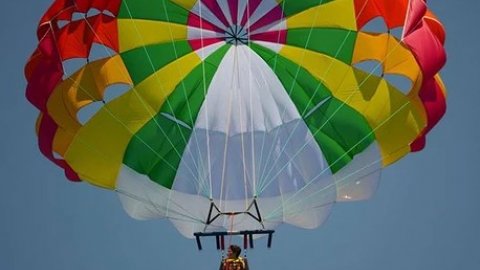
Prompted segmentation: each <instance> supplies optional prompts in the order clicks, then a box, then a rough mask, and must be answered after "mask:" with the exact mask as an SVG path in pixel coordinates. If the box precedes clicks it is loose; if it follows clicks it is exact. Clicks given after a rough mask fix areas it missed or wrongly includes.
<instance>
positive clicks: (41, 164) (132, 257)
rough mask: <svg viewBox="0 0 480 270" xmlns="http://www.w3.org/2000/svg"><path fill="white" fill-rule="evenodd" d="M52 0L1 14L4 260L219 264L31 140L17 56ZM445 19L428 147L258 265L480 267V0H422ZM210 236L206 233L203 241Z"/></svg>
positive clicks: (256, 256)
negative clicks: (438, 101)
mask: <svg viewBox="0 0 480 270" xmlns="http://www.w3.org/2000/svg"><path fill="white" fill-rule="evenodd" d="M49 4H50V1H46V0H39V1H24V0H20V1H4V2H3V3H2V6H3V10H4V12H3V14H2V16H1V17H0V21H1V24H0V33H1V35H0V36H1V37H2V45H1V48H2V52H3V54H2V61H0V65H1V66H0V70H1V72H0V76H1V81H2V85H3V86H2V87H1V89H2V90H1V91H0V113H1V116H2V117H1V118H0V126H1V127H2V128H1V132H0V138H1V140H0V155H1V160H0V175H1V176H0V178H1V179H0V214H1V222H0V269H9V270H17V269H32V268H34V269H49V270H55V269H72V270H77V269H119V270H120V269H193V268H195V269H199V270H203V269H205V270H206V269H216V268H217V267H218V260H219V254H218V253H217V252H216V251H215V250H214V249H213V243H211V244H212V245H210V247H209V248H207V250H205V251H202V252H198V251H197V250H196V246H195V243H194V241H192V240H189V239H185V238H183V237H181V236H180V235H179V234H178V233H177V232H176V230H175V229H174V228H173V226H172V225H171V224H170V223H169V222H168V221H165V220H160V221H158V220H157V221H136V220H133V219H131V218H130V217H128V216H127V214H126V213H125V212H124V211H123V209H122V207H121V205H120V202H119V201H118V199H117V195H116V194H114V193H112V192H108V191H106V190H101V189H97V188H95V187H92V186H90V185H87V184H72V183H70V182H68V181H66V180H65V179H64V176H63V173H62V171H61V170H59V169H58V168H57V167H56V166H54V165H53V164H51V163H50V162H49V161H47V160H46V159H45V158H44V157H43V156H42V155H41V154H40V153H39V150H38V147H37V145H36V136H35V134H34V122H35V118H36V115H37V111H36V109H34V108H33V106H31V105H30V104H29V103H28V102H27V101H26V99H25V97H24V91H25V85H26V83H25V79H24V77H23V66H24V64H25V62H26V60H27V58H28V56H29V55H30V53H31V52H32V51H33V49H34V46H35V45H36V39H35V31H36V25H37V22H38V20H39V18H40V16H41V14H42V13H43V12H44V11H45V9H46V8H47V7H48V5H49ZM429 4H430V6H431V7H432V9H433V10H434V11H435V12H436V13H437V15H438V16H439V17H440V19H441V20H442V22H443V23H444V25H445V27H446V30H447V53H448V63H447V65H446V67H445V68H444V69H443V71H442V74H443V79H444V81H445V83H446V85H447V89H448V93H449V96H448V108H447V109H448V111H447V115H446V116H445V117H444V118H443V119H442V121H441V122H440V123H439V125H438V126H437V127H436V128H435V129H434V130H433V131H432V132H431V134H430V136H429V137H428V142H427V143H428V144H427V147H426V149H425V150H424V151H422V152H420V153H417V154H413V155H410V156H408V157H407V158H405V159H403V160H401V161H400V162H398V163H396V164H394V165H393V166H390V167H388V168H387V169H386V170H384V172H383V177H382V179H383V180H382V182H381V184H380V187H379V189H378V190H377V193H376V195H375V196H374V197H373V198H372V199H371V200H369V201H365V202H359V203H348V204H337V205H336V206H335V207H334V209H333V212H332V214H331V216H330V218H329V219H328V221H327V222H326V223H325V224H324V225H323V226H322V227H320V228H318V229H316V230H301V229H297V228H292V227H289V226H282V227H280V228H279V229H278V231H277V233H276V235H275V237H274V244H273V248H272V249H270V250H267V249H266V248H264V247H263V245H262V242H261V241H260V242H259V243H257V246H258V248H257V249H255V250H253V251H250V252H249V254H248V256H249V258H250V261H251V265H252V267H251V268H252V270H256V269H285V270H290V269H329V270H336V269H338V270H341V269H349V270H367V269H368V270H377V269H382V270H383V269H389V270H397V269H398V270H400V269H402V270H404V269H428V270H451V269H456V270H463V269H465V270H467V269H468V270H471V269H477V268H478V267H480V256H479V254H480V230H479V228H480V196H479V195H478V194H479V192H480V181H479V180H480V177H479V173H478V171H479V169H478V168H479V161H480V158H479V157H478V156H479V154H480V125H479V119H478V118H479V117H480V106H478V102H479V100H480V91H479V85H480V73H479V71H478V66H479V64H480V52H479V51H478V50H479V48H480V38H479V37H478V29H477V28H478V27H480V19H479V18H478V17H479V16H478V12H479V11H480V2H479V1H475V0H463V1H429ZM205 245H206V246H207V244H205Z"/></svg>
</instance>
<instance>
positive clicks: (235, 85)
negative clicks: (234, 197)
mask: <svg viewBox="0 0 480 270" xmlns="http://www.w3.org/2000/svg"><path fill="white" fill-rule="evenodd" d="M231 49H233V50H235V52H234V58H233V67H232V74H233V76H232V79H231V81H230V86H229V91H228V92H229V96H228V103H227V104H228V113H227V130H226V134H225V143H224V145H223V161H222V179H221V183H220V203H223V200H224V198H223V195H224V194H223V190H224V184H225V173H226V168H227V164H226V163H227V153H228V140H229V138H230V136H229V135H230V126H231V120H232V110H233V100H234V98H233V95H234V93H235V91H234V89H236V88H239V84H240V79H239V77H240V71H239V70H240V69H239V67H238V54H237V47H236V46H233V47H232V48H231ZM220 208H223V206H222V205H220Z"/></svg>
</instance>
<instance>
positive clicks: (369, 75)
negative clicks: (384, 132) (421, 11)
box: [262, 4, 420, 191]
mask: <svg viewBox="0 0 480 270" xmlns="http://www.w3.org/2000/svg"><path fill="white" fill-rule="evenodd" d="M365 6H366V4H364V6H363V8H362V10H361V11H362V12H363V10H364V8H365ZM359 15H360V14H359ZM357 18H358V17H357ZM419 23H420V22H419ZM419 23H417V25H418V24H419ZM350 32H351V31H350ZM401 41H402V40H400V42H399V43H397V44H396V45H395V47H393V48H392V50H391V51H390V52H389V53H388V54H387V55H386V57H385V59H383V60H382V61H381V62H380V63H378V64H377V65H376V66H375V67H374V68H373V70H372V71H371V72H370V73H369V74H368V75H367V76H366V77H365V78H364V79H363V81H361V82H360V83H359V84H358V86H357V87H356V89H354V90H358V89H360V88H361V87H362V86H363V84H364V83H365V82H366V81H368V79H369V78H370V77H371V76H372V75H373V73H374V72H375V71H376V70H377V69H378V68H379V67H380V66H381V65H382V64H383V63H384V62H385V61H386V59H387V58H388V57H389V56H390V55H391V54H392V53H393V52H394V51H396V49H398V47H400V44H401ZM337 52H338V51H337ZM329 69H330V68H329ZM325 75H326V74H325ZM317 89H318V88H317ZM354 94H355V91H351V94H350V95H349V96H348V97H347V98H346V100H345V101H343V102H342V104H341V105H340V106H339V107H338V108H337V109H336V110H335V111H334V112H333V113H332V114H331V115H330V117H329V118H328V119H327V120H326V121H325V123H324V124H323V125H322V126H321V127H320V128H318V130H317V131H316V132H315V133H314V134H313V137H314V136H315V135H316V134H317V133H318V132H319V131H320V130H321V129H322V128H323V127H324V126H325V125H326V124H327V123H329V121H330V120H331V119H332V118H333V117H334V116H335V114H336V113H337V112H338V111H339V110H340V109H341V108H343V106H345V105H346V104H347V103H348V102H349V101H350V99H351V98H352V97H353V96H354ZM407 103H409V102H407ZM404 106H406V104H405V105H404ZM404 106H402V107H401V108H400V109H402V108H403V107H404ZM397 111H398V110H397ZM392 116H393V115H392ZM391 118H392V117H389V118H388V120H390V119H391ZM377 128H378V127H377ZM363 140H365V138H363V139H362V141H363ZM308 143H309V141H307V142H306V143H305V144H304V145H303V146H302V147H301V148H300V149H299V151H297V152H296V153H295V155H293V156H292V157H291V158H290V159H289V161H288V162H287V163H286V164H285V166H283V167H282V168H281V169H280V170H279V171H278V172H277V174H276V175H275V176H274V177H272V178H271V179H270V180H269V182H268V185H270V184H271V183H272V182H273V181H274V179H275V177H276V176H278V175H279V174H280V172H281V171H283V170H284V169H285V168H286V167H287V166H288V165H289V164H290V163H291V162H292V161H293V160H294V159H295V157H297V156H298V154H299V153H300V152H302V151H303V150H304V149H305V147H306V146H307V145H308ZM351 150H352V149H349V151H351ZM342 157H343V156H342ZM337 161H338V160H337ZM332 165H333V164H332ZM332 165H329V166H328V167H327V168H326V169H329V168H330V167H331V166H332ZM272 168H273V167H272ZM270 171H272V169H271V170H270ZM322 172H323V171H322ZM262 191H263V190H262Z"/></svg>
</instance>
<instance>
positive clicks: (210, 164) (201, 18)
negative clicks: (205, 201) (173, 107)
mask: <svg viewBox="0 0 480 270" xmlns="http://www.w3.org/2000/svg"><path fill="white" fill-rule="evenodd" d="M198 4H199V13H200V14H199V15H200V43H201V47H202V48H203V45H204V41H203V15H202V0H200V1H198ZM201 65H202V76H203V81H205V77H206V76H205V63H204V61H202V63H201ZM203 95H204V96H205V98H207V87H206V85H205V83H204V84H203ZM204 105H205V125H206V128H205V135H206V138H207V169H208V170H207V171H208V172H210V171H211V170H210V169H211V168H212V163H211V157H210V134H209V132H208V131H209V117H208V102H204ZM198 150H199V151H200V149H198ZM199 154H201V153H200V152H199ZM208 180H209V185H210V194H209V195H210V196H209V198H210V199H211V198H213V183H212V174H211V173H208Z"/></svg>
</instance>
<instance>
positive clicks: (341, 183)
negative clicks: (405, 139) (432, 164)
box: [265, 147, 402, 220]
mask: <svg viewBox="0 0 480 270" xmlns="http://www.w3.org/2000/svg"><path fill="white" fill-rule="evenodd" d="M401 149H402V147H399V148H397V149H396V150H395V151H392V152H391V153H389V154H388V155H387V157H388V156H391V155H394V154H396V153H397V152H398V151H400V150H401ZM381 161H382V158H378V159H377V160H374V161H373V162H371V163H370V164H367V165H365V166H363V167H362V168H360V169H358V170H356V171H354V172H352V173H350V174H348V175H346V176H344V177H342V178H340V179H338V180H336V181H335V182H334V183H331V184H329V185H328V186H325V187H323V188H322V189H321V190H317V191H315V192H314V193H312V194H309V195H308V196H307V197H305V198H302V200H299V201H297V202H295V203H293V204H290V206H291V208H293V206H294V205H298V204H300V203H303V201H304V200H308V199H310V198H312V197H314V196H315V195H316V194H319V193H321V192H323V191H325V190H327V189H329V188H331V186H332V185H334V186H336V187H343V186H345V185H348V184H349V182H348V181H347V180H350V178H351V177H352V176H354V175H356V174H357V173H360V172H362V171H363V170H365V169H368V168H370V167H371V166H374V165H375V164H377V163H381ZM378 171H381V169H377V170H374V171H372V172H370V173H369V174H366V175H365V176H369V175H372V174H374V173H376V172H378ZM326 205H328V204H324V205H320V206H319V207H323V206H326ZM312 208H318V207H312ZM278 212H279V209H275V210H274V211H272V212H271V213H270V214H269V215H268V217H265V219H266V220H268V219H270V218H275V217H277V216H278V215H279V214H278ZM287 215H289V213H287Z"/></svg>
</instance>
